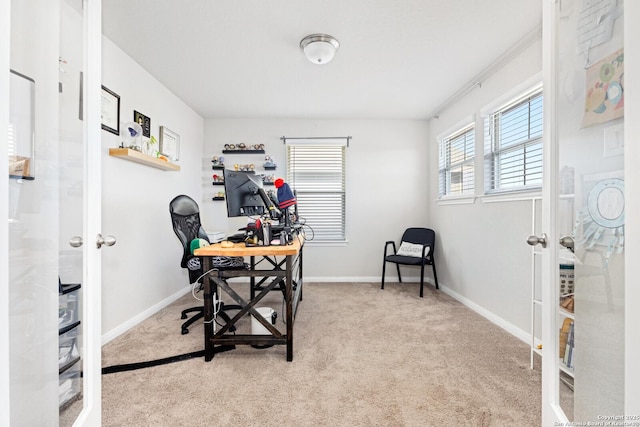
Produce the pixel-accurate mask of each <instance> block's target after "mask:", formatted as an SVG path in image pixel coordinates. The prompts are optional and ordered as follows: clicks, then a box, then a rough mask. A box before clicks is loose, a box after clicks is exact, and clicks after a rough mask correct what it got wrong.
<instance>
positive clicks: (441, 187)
mask: <svg viewBox="0 0 640 427" xmlns="http://www.w3.org/2000/svg"><path fill="white" fill-rule="evenodd" d="M475 127H476V126H475V120H474V119H473V117H471V118H469V119H467V120H464V121H463V122H461V124H458V125H456V126H454V127H453V128H452V129H453V130H449V131H447V132H443V133H442V134H441V135H440V136H438V198H439V199H445V198H463V197H472V196H474V194H475V177H476V175H475V169H476V166H475V160H476V155H475V149H476V138H475ZM470 133H471V134H472V137H473V139H472V140H471V141H469V142H470V143H471V149H470V150H468V147H467V146H466V144H467V143H468V142H467V136H468V134H470ZM460 137H464V140H465V142H464V144H465V149H464V150H463V151H464V153H463V159H462V160H460V161H456V162H451V142H453V141H456V140H458V139H459V138H460ZM468 151H470V156H469V157H467V153H468ZM465 166H470V167H471V177H470V182H471V184H470V186H469V187H467V188H466V189H465V184H464V182H465V180H464V176H465V174H464V168H465ZM458 167H459V168H460V176H461V177H462V182H463V184H462V187H461V190H460V191H455V192H454V191H451V182H452V180H451V172H452V169H454V168H458ZM447 177H448V178H449V179H448V180H447ZM443 180H444V182H443Z"/></svg>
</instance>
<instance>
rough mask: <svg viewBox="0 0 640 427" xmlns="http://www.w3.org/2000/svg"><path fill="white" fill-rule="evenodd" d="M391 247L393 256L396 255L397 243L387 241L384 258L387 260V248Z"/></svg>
mask: <svg viewBox="0 0 640 427" xmlns="http://www.w3.org/2000/svg"><path fill="white" fill-rule="evenodd" d="M389 245H391V246H393V255H395V254H396V243H395V242H394V241H393V240H387V241H386V242H385V243H384V256H385V258H386V257H387V248H388V247H389Z"/></svg>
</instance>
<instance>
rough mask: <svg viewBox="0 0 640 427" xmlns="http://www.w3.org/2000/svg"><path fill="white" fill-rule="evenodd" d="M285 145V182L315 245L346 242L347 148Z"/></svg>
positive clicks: (305, 143) (315, 143) (306, 143)
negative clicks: (291, 190) (289, 187)
mask: <svg viewBox="0 0 640 427" xmlns="http://www.w3.org/2000/svg"><path fill="white" fill-rule="evenodd" d="M286 143H287V182H288V183H289V186H291V188H292V189H293V190H294V191H295V192H296V197H297V200H298V214H299V216H300V217H301V218H302V219H303V220H304V221H305V223H306V224H307V225H308V226H309V227H310V228H311V229H312V230H313V236H314V237H313V240H314V241H320V242H322V241H324V242H329V241H345V240H346V234H345V200H346V192H345V154H346V144H331V143H323V142H322V140H321V139H319V140H312V141H311V140H310V141H305V140H304V139H296V141H295V142H289V141H288V140H287V141H286Z"/></svg>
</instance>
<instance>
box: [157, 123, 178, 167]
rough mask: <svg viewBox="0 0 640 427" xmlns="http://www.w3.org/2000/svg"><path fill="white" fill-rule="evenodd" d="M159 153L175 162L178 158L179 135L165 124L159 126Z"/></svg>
mask: <svg viewBox="0 0 640 427" xmlns="http://www.w3.org/2000/svg"><path fill="white" fill-rule="evenodd" d="M159 148H160V153H162V154H164V155H165V156H167V157H168V158H169V160H170V161H172V162H175V161H177V160H179V158H180V135H178V134H177V133H175V132H174V131H172V130H170V129H169V128H167V127H166V126H160V147H159Z"/></svg>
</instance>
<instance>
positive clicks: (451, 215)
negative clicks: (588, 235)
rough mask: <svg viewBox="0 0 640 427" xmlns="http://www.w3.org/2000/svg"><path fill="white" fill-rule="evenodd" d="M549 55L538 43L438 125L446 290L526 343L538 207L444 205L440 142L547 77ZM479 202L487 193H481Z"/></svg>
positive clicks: (432, 211)
mask: <svg viewBox="0 0 640 427" xmlns="http://www.w3.org/2000/svg"><path fill="white" fill-rule="evenodd" d="M541 53H542V46H541V42H540V41H537V42H535V43H533V44H532V45H531V46H529V47H528V48H527V49H526V50H524V51H523V52H522V53H521V54H520V55H518V56H517V57H516V58H515V59H513V60H512V61H511V62H509V63H508V64H507V65H505V66H504V67H503V68H502V69H500V70H498V71H497V72H496V73H495V74H494V75H493V76H491V77H490V78H488V79H487V80H486V81H484V82H482V85H481V87H477V88H475V89H474V90H472V91H471V92H470V93H469V94H467V95H466V96H465V97H464V98H462V99H461V100H459V101H458V102H456V103H455V104H454V105H452V106H451V107H449V108H448V109H446V110H445V111H443V112H441V113H440V115H439V118H437V119H432V120H431V121H430V125H431V128H430V136H429V154H430V155H429V185H428V188H429V203H428V211H429V214H428V216H429V218H430V219H431V222H432V225H433V227H434V229H435V230H437V231H438V233H439V235H440V255H439V259H438V264H437V265H438V279H439V281H440V284H441V285H443V286H444V287H445V290H446V291H447V292H450V293H452V294H454V295H455V296H456V297H458V298H461V299H463V300H464V301H465V302H466V303H467V304H469V305H470V306H472V307H473V308H475V309H476V310H478V311H480V312H482V313H483V314H485V315H488V316H489V317H491V318H492V319H493V320H494V321H497V322H498V323H501V324H502V326H503V327H507V328H508V329H510V330H511V332H512V333H515V334H516V335H518V336H520V337H521V338H525V336H526V334H528V332H529V325H530V307H531V290H530V281H531V258H530V254H531V252H530V247H529V246H528V245H527V244H526V238H527V236H528V235H529V234H530V232H531V216H532V215H531V202H530V201H509V202H498V203H486V201H483V200H482V199H481V198H478V199H476V200H475V202H474V203H472V204H448V205H445V204H440V203H438V200H437V199H438V157H437V155H438V142H437V139H436V137H437V136H438V135H439V134H441V133H442V132H445V131H447V130H451V128H452V127H454V126H456V125H457V124H459V123H460V122H461V121H462V120H465V118H468V117H470V116H472V115H473V114H476V115H478V116H479V112H480V109H481V108H483V107H485V106H486V105H488V104H491V103H492V102H494V101H495V100H496V99H497V98H500V97H502V96H504V95H505V94H506V93H508V92H509V91H510V90H512V89H513V88H515V87H517V86H519V85H520V84H521V83H522V82H524V81H526V80H528V79H529V78H531V77H532V76H534V75H535V74H536V73H540V72H541V70H542V54H541ZM477 132H478V131H477V130H476V133H477ZM476 153H478V151H476ZM476 155H477V154H476ZM476 173H479V171H478V169H477V168H476ZM476 182H477V181H476ZM476 194H482V189H481V188H476ZM504 322H506V323H504ZM514 328H515V329H514Z"/></svg>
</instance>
